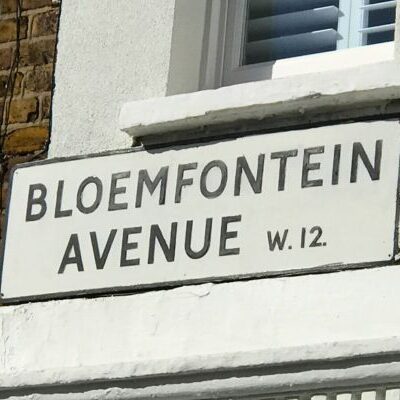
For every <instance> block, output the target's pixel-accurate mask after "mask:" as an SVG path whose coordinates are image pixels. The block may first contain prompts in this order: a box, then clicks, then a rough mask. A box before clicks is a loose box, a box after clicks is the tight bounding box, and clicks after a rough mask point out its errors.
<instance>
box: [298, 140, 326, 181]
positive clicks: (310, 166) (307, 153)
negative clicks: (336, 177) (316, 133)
mask: <svg viewBox="0 0 400 400" xmlns="http://www.w3.org/2000/svg"><path fill="white" fill-rule="evenodd" d="M324 151H325V148H324V146H319V147H311V148H309V149H304V158H303V171H302V174H301V187H302V188H307V187H315V186H322V184H323V181H322V179H314V180H310V179H309V178H308V173H309V172H310V171H315V170H318V169H320V167H321V163H312V162H310V158H311V156H312V155H313V154H322V153H323V152H324Z"/></svg>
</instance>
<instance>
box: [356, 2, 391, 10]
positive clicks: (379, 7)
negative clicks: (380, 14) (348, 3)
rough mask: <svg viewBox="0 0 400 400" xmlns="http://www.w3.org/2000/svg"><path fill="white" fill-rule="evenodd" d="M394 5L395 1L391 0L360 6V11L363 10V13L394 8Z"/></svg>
mask: <svg viewBox="0 0 400 400" xmlns="http://www.w3.org/2000/svg"><path fill="white" fill-rule="evenodd" d="M396 4H397V1H396V0H391V1H384V2H382V3H375V4H365V5H363V6H361V9H362V10H365V11H371V10H383V9H385V8H392V7H396Z"/></svg>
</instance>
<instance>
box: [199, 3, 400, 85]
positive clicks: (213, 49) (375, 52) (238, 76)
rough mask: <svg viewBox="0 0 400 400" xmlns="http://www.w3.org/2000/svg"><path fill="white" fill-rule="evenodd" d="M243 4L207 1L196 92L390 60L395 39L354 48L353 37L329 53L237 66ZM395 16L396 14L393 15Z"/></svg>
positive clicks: (392, 57) (242, 30) (243, 21)
mask: <svg viewBox="0 0 400 400" xmlns="http://www.w3.org/2000/svg"><path fill="white" fill-rule="evenodd" d="M246 3H247V2H246V1H243V0H212V1H210V2H209V7H210V11H209V20H208V28H209V34H208V38H207V39H208V43H207V46H206V48H205V54H204V55H203V62H204V64H205V66H204V68H203V74H202V76H201V77H200V89H213V88H218V87H222V86H229V85H234V84H239V83H245V82H251V81H259V80H266V79H277V78H285V77H289V76H295V75H302V74H306V73H318V72H324V71H332V70H342V69H346V68H355V67H359V66H363V65H368V64H375V63H379V62H385V61H391V60H393V59H394V56H395V46H396V43H395V42H396V40H395V42H387V43H381V44H376V45H370V46H364V47H354V46H357V45H358V44H359V43H356V42H357V41H359V40H360V37H361V35H360V36H359V35H353V36H352V37H350V38H347V39H345V40H349V43H344V42H343V43H340V41H339V42H338V47H339V48H338V50H335V51H332V52H326V53H319V54H311V55H306V56H301V57H294V58H290V59H283V60H277V61H274V62H267V63H260V64H254V65H245V66H241V65H240V64H241V63H240V60H241V54H240V49H242V48H243V46H242V42H243V32H244V24H245V13H246ZM349 4H350V3H349ZM398 4H399V0H398ZM399 8H400V7H399V6H398V7H397V9H398V10H399ZM398 15H399V12H397V16H398ZM228 21H229V22H230V23H228ZM232 21H233V22H232ZM340 23H344V24H345V23H347V21H345V20H342V21H341V22H340ZM354 31H357V29H355V30H354ZM396 32H397V35H396V37H398V33H399V18H398V17H397V19H396ZM357 36H358V37H357ZM397 42H398V40H397ZM345 47H350V48H345Z"/></svg>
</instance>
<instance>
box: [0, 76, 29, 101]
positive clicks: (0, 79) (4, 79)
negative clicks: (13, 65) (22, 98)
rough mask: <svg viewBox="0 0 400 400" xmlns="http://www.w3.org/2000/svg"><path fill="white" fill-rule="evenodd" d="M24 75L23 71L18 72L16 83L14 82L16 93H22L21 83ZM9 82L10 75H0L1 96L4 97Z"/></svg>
mask: <svg viewBox="0 0 400 400" xmlns="http://www.w3.org/2000/svg"><path fill="white" fill-rule="evenodd" d="M23 77H24V75H23V74H22V73H21V72H18V73H17V76H16V79H15V84H14V95H18V94H20V93H21V86H22V85H21V83H22V78H23ZM7 83H8V75H1V76H0V97H4V96H5V95H6V91H7ZM8 95H10V93H8Z"/></svg>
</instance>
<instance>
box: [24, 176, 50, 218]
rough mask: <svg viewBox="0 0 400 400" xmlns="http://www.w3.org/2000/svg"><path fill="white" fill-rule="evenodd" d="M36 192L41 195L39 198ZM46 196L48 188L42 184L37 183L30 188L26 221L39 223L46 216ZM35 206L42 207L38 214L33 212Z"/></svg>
mask: <svg viewBox="0 0 400 400" xmlns="http://www.w3.org/2000/svg"><path fill="white" fill-rule="evenodd" d="M35 192H39V195H38V196H37V197H35ZM46 195H47V188H46V186H45V185H43V184H42V183H37V184H34V185H30V186H29V194H28V203H27V206H26V216H25V221H27V222H30V221H37V220H39V219H41V218H42V217H43V216H44V215H45V214H46V211H47V204H46V201H45V199H46ZM34 205H36V206H39V207H40V211H39V212H38V213H36V214H34V213H33V211H32V208H33V206H34Z"/></svg>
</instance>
